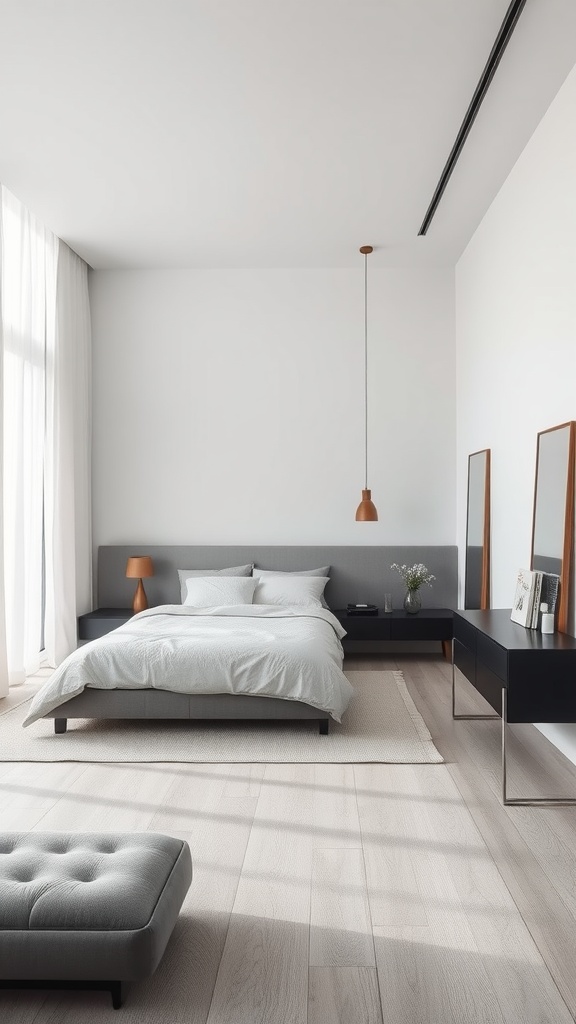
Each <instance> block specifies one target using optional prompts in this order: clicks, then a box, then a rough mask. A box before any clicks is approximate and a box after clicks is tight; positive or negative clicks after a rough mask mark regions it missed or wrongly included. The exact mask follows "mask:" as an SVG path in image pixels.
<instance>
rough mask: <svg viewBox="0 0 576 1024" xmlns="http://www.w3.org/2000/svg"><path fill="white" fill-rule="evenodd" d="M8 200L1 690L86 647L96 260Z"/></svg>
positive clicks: (3, 275) (3, 287) (2, 274)
mask: <svg viewBox="0 0 576 1024" xmlns="http://www.w3.org/2000/svg"><path fill="white" fill-rule="evenodd" d="M0 198H1V203H0V206H1V208H2V218H1V222H0V223H1V226H2V232H1V236H0V237H1V247H0V253H1V256H0V295H1V304H0V324H1V334H0V340H1V343H2V344H1V350H0V356H1V359H0V362H1V363H2V371H3V387H2V406H3V407H2V408H1V409H0V412H1V422H2V430H3V438H2V442H3V443H2V460H3V461H2V466H1V471H0V496H1V499H2V512H3V524H2V527H3V528H2V530H1V532H0V548H1V552H0V569H1V567H2V566H1V562H2V559H3V562H4V566H3V568H4V571H3V573H2V575H1V577H0V696H2V695H3V693H4V694H5V691H6V685H5V679H4V683H3V682H2V680H3V678H4V677H5V676H6V675H7V677H8V680H9V682H10V683H18V682H21V681H22V680H23V679H24V678H25V677H26V676H27V675H30V674H31V673H33V672H35V671H36V670H37V668H38V667H39V664H40V657H41V651H42V650H43V649H44V648H45V650H46V655H47V657H48V660H49V662H50V664H52V665H56V664H58V662H59V661H61V660H62V658H63V657H65V655H66V654H68V653H69V652H70V651H71V650H73V649H74V648H75V647H76V615H77V610H78V608H80V610H82V611H84V610H86V609H87V608H88V607H89V606H90V597H91V593H90V591H91V581H90V560H91V550H90V547H91V542H90V487H89V457H90V430H89V424H90V401H89V359H90V322H89V307H88V289H87V267H86V264H85V263H84V262H83V261H82V260H80V258H79V257H78V256H76V255H75V254H74V253H73V252H72V251H71V250H70V249H69V248H68V246H66V245H65V244H64V243H63V242H60V241H59V239H58V238H57V236H56V235H54V234H52V232H50V231H48V230H47V229H46V228H44V226H43V225H42V224H40V223H39V222H38V221H37V220H36V218H35V217H33V216H32V214H31V213H30V212H29V211H28V210H27V209H26V208H25V207H24V206H23V205H22V204H21V203H20V202H19V201H18V200H17V199H16V198H15V197H14V196H13V195H11V193H10V192H9V191H8V190H7V189H5V188H4V187H0ZM2 604H3V605H4V607H3V608H2ZM2 611H3V613H4V614H2ZM3 627H4V630H5V644H3V643H2V640H3V639H4V637H3ZM4 665H5V666H6V671H4V672H3V666H4Z"/></svg>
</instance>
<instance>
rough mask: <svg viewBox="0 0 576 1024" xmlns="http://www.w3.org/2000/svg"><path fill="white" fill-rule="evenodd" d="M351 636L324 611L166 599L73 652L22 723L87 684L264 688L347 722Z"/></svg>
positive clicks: (184, 689) (185, 689)
mask: <svg viewBox="0 0 576 1024" xmlns="http://www.w3.org/2000/svg"><path fill="white" fill-rule="evenodd" d="M343 636H345V630H344V629H342V626H341V625H340V623H339V621H338V619H337V618H336V617H335V616H334V615H332V612H330V611H328V610H327V609H324V608H320V607H314V608H311V607H308V606H304V607H300V606H299V607H296V606H294V605H291V606H287V607H284V606H280V605H234V606H230V607H221V608H201V609H198V608H189V607H187V606H185V605H160V606H159V607H156V608H150V609H148V610H147V611H145V612H140V614H139V615H135V616H134V617H133V618H132V619H130V621H129V622H127V623H126V624H125V625H123V626H120V627H119V628H118V629H115V630H113V632H112V633H108V634H107V636H104V637H101V638H100V639H99V640H92V641H91V642H90V643H88V644H85V645H84V646H83V647H79V648H78V650H77V651H74V652H73V653H72V654H71V655H69V657H68V658H66V660H65V661H64V662H62V664H61V665H60V666H59V668H57V669H56V671H55V672H54V675H52V676H51V677H50V679H49V680H48V682H46V683H45V684H44V686H43V687H42V689H41V690H39V691H38V693H37V694H36V696H35V697H34V700H33V701H32V705H31V707H30V711H29V712H28V715H27V717H26V719H25V721H24V725H31V724H32V722H36V721H37V720H38V719H39V718H42V717H43V716H44V715H46V714H48V713H49V712H50V711H53V710H54V709H55V708H57V707H59V706H60V705H61V704H64V703H65V702H66V701H67V700H70V698H71V697H75V696H76V695H77V694H79V693H82V691H83V690H84V688H85V687H86V686H90V687H96V688H97V689H101V690H112V689H118V688H121V689H126V690H135V689H144V688H153V689H158V690H172V691H175V692H177V693H242V694H257V695H258V696H266V697H278V698H281V699H283V700H297V701H303V702H304V703H305V704H311V705H312V707H315V708H319V709H321V710H322V711H327V712H329V713H330V715H332V717H333V718H335V719H336V721H337V722H339V721H340V720H341V716H342V714H343V712H344V711H345V710H346V707H347V705H348V702H349V700H350V697H351V696H352V687H351V685H350V683H349V682H348V680H347V679H346V676H345V675H344V673H343V672H342V645H341V643H340V640H341V639H342V637H343ZM63 717H65V715H63Z"/></svg>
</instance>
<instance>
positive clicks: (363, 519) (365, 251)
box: [356, 245, 378, 523]
mask: <svg viewBox="0 0 576 1024" xmlns="http://www.w3.org/2000/svg"><path fill="white" fill-rule="evenodd" d="M360 252H361V253H362V255H363V257H364V456H365V460H364V461H365V471H366V472H365V477H366V483H365V486H364V488H363V490H362V501H361V502H360V504H359V505H358V508H357V509H356V522H357V523H377V522H378V511H377V509H376V505H375V504H374V502H373V501H372V491H371V490H370V489H369V487H368V256H369V255H370V253H371V252H374V249H373V247H372V246H371V245H362V246H360Z"/></svg>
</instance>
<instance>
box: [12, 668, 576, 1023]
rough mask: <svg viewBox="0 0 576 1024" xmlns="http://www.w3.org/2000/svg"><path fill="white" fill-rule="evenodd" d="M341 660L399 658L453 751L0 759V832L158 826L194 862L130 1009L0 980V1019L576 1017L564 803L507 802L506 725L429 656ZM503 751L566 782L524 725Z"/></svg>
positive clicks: (575, 900) (541, 775)
mask: <svg viewBox="0 0 576 1024" xmlns="http://www.w3.org/2000/svg"><path fill="white" fill-rule="evenodd" d="M347 666H348V667H349V668H355V667H363V668H374V669H379V668H383V667H386V668H396V667H397V668H400V669H402V670H403V671H404V674H405V678H406V681H407V684H408V687H409V689H410V692H411V693H412V696H413V698H414V700H415V701H416V704H417V706H418V708H419V710H420V711H421V713H422V715H423V717H424V719H425V721H426V723H427V725H428V727H429V729H430V731H431V733H432V736H433V739H434V741H435V743H436V745H437V747H438V748H439V750H440V751H441V753H442V754H443V755H444V757H445V758H446V762H447V763H446V764H444V765H416V766H410V765H368V764H364V765H359V766H355V765H275V764H272V765H245V766H244V765H194V764H186V765H174V764H172V765H162V764H144V765H126V764H116V765H86V764H22V765H19V764H8V763H4V764H1V765H0V824H1V827H2V829H3V830H29V829H32V830H44V829H70V830H76V831H80V830H92V829H97V830H100V829H102V830H120V831H121V830H130V829H138V830H139V829H151V830H154V831H165V832H169V833H171V834H173V835H180V836H183V837H185V838H186V839H187V840H188V842H189V843H190V846H191V849H192V856H193V861H194V871H195V874H194V880H193V883H192V887H191V889H190V892H189V894H188V899H187V901H186V904H185V907H184V909H183V913H182V915H181V918H180V921H179V924H178V925H177V928H176V930H175V933H174V937H173V939H172V941H171V946H170V948H169V950H168V951H167V953H166V956H165V958H164V961H163V962H162V964H161V965H160V967H159V969H158V971H157V973H156V975H155V976H154V979H152V981H151V982H150V983H147V984H145V985H141V986H137V985H133V986H132V987H131V988H130V989H128V990H127V993H126V1002H125V1006H124V1007H123V1009H122V1010H121V1011H120V1013H117V1012H116V1013H115V1012H114V1011H113V1010H112V1009H111V1008H110V1005H109V1002H108V998H107V997H106V996H105V995H104V994H100V993H66V992H62V993H60V992H57V993H44V992H38V993H26V992H18V993H0V1020H2V1022H5V1024H32V1022H35V1024H61V1022H62V1024H64V1022H66V1024H87V1022H92V1021H94V1022H96V1021H98V1022H99V1024H107V1022H108V1021H110V1022H112V1021H115V1022H117V1021H118V1020H122V1021H124V1022H125V1024H151V1022H154V1024H184V1022H186V1024H451V1022H454V1024H456V1022H457V1024H504V1022H505V1024H548V1022H549V1024H565V1022H570V1021H571V1020H572V1019H573V1017H574V1015H575V1014H576V808H570V807H556V808H553V809H552V808H542V807H541V808H532V807H512V808H506V809H505V808H503V807H502V806H501V804H500V801H499V786H500V774H499V736H500V734H499V728H500V727H499V723H496V722H469V723H468V722H456V723H455V722H453V721H452V718H451V714H450V687H449V666H448V665H447V663H446V662H444V661H443V659H442V658H441V657H440V656H434V655H430V656H422V657H420V658H418V657H416V656H410V657H405V658H401V657H398V656H395V657H394V658H390V657H388V658H374V659H366V658H362V659H361V658H354V659H349V660H348V662H347ZM462 700H463V706H465V705H466V704H467V705H468V706H469V707H472V703H473V701H474V700H475V697H474V696H473V694H472V692H471V691H470V693H468V694H467V693H466V692H464V691H463V693H462ZM319 739H320V738H319ZM320 741H321V739H320ZM510 753H511V759H512V769H511V786H512V790H514V787H515V786H517V787H518V791H519V792H521V793H524V794H528V795H530V794H532V793H534V792H538V793H544V792H546V791H548V792H550V791H556V792H558V791H559V790H561V791H562V792H571V791H573V792H574V793H575V794H576V769H574V768H573V766H571V765H569V764H568V762H567V761H566V760H565V759H564V758H563V757H562V756H561V755H560V754H559V753H558V752H557V751H556V750H555V748H553V747H552V746H551V745H550V744H549V743H548V742H547V741H546V740H545V739H544V738H543V737H542V736H541V735H540V734H539V733H538V732H537V731H536V730H535V729H534V728H533V727H531V726H522V727H515V729H514V730H513V735H512V743H511V748H510Z"/></svg>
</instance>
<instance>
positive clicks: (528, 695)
mask: <svg viewBox="0 0 576 1024" xmlns="http://www.w3.org/2000/svg"><path fill="white" fill-rule="evenodd" d="M455 669H459V670H460V672H462V674H463V675H464V676H465V677H466V678H467V679H468V680H469V682H471V683H472V685H473V686H474V687H475V688H476V689H477V690H478V692H479V693H481V694H482V696H483V697H484V698H485V699H486V700H487V701H488V703H489V704H490V705H491V707H493V708H494V710H495V711H496V712H497V714H496V715H460V714H457V713H456V685H455V683H456V672H455ZM452 716H453V718H467V719H481V718H502V801H503V803H505V804H520V803H522V804H526V803H535V802H537V803H574V802H576V801H575V800H574V799H573V798H566V799H563V798H561V797H555V798H553V799H552V798H546V799H545V798H541V799H540V798H525V799H524V798H522V799H517V800H509V799H508V797H507V794H506V726H507V725H510V724H513V723H516V722H576V638H574V637H572V636H568V635H567V634H566V633H552V634H550V635H545V634H542V633H540V632H538V630H535V629H526V628H525V627H524V626H519V625H518V624H517V623H516V622H512V621H511V620H510V609H509V608H496V609H492V610H490V611H456V612H454V647H453V656H452Z"/></svg>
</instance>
